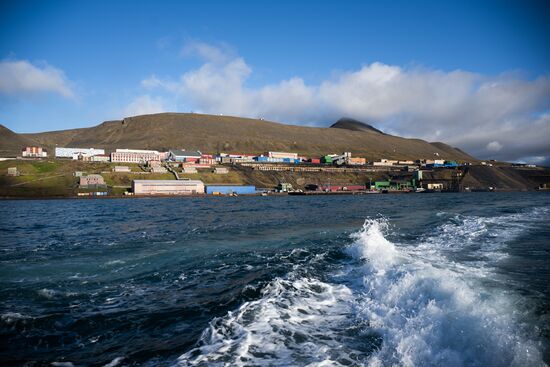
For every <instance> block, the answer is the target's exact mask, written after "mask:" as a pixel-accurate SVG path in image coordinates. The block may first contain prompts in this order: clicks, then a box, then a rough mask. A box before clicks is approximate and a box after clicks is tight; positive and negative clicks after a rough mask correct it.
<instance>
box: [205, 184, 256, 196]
mask: <svg viewBox="0 0 550 367" xmlns="http://www.w3.org/2000/svg"><path fill="white" fill-rule="evenodd" d="M206 193H207V194H208V195H234V194H239V195H251V194H255V193H256V186H239V185H208V186H206Z"/></svg>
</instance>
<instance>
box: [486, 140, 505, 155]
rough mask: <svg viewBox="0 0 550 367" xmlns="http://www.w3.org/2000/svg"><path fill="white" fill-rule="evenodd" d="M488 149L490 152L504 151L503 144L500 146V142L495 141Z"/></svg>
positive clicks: (488, 145)
mask: <svg viewBox="0 0 550 367" xmlns="http://www.w3.org/2000/svg"><path fill="white" fill-rule="evenodd" d="M486 149H487V150H488V151H490V152H498V151H500V150H501V149H502V144H500V143H499V142H498V141H496V140H494V141H492V142H490V143H489V144H487V146H486Z"/></svg>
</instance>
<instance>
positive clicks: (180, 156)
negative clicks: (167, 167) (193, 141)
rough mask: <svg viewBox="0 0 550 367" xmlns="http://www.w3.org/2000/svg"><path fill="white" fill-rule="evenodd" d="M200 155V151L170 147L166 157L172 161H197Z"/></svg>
mask: <svg viewBox="0 0 550 367" xmlns="http://www.w3.org/2000/svg"><path fill="white" fill-rule="evenodd" d="M201 157H202V153H201V152H199V151H193V150H179V149H171V150H170V152H169V153H168V159H169V160H171V161H173V162H197V161H198V160H199V159H201Z"/></svg>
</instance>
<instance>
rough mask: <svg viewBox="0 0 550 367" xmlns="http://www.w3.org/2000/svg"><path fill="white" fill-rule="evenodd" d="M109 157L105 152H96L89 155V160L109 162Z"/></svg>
mask: <svg viewBox="0 0 550 367" xmlns="http://www.w3.org/2000/svg"><path fill="white" fill-rule="evenodd" d="M110 160H111V157H110V156H109V155H107V154H96V155H93V156H91V157H90V162H109V161H110Z"/></svg>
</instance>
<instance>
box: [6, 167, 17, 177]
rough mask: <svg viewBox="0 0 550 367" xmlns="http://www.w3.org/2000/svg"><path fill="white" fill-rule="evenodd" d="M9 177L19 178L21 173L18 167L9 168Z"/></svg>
mask: <svg viewBox="0 0 550 367" xmlns="http://www.w3.org/2000/svg"><path fill="white" fill-rule="evenodd" d="M8 176H19V171H18V170H17V167H9V168H8Z"/></svg>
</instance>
